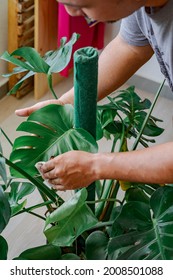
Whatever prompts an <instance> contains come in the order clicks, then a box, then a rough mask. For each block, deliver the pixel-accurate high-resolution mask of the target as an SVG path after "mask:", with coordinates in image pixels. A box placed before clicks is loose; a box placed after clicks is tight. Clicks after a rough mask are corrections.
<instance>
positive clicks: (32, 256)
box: [15, 244, 61, 260]
mask: <svg viewBox="0 0 173 280" xmlns="http://www.w3.org/2000/svg"><path fill="white" fill-rule="evenodd" d="M60 259H61V249H60V248H59V247H57V246H54V245H52V244H47V245H42V246H39V247H34V248H30V249H27V250H26V251H24V252H22V253H21V254H20V255H19V256H18V257H17V258H15V260H60Z"/></svg>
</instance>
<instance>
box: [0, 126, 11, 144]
mask: <svg viewBox="0 0 173 280" xmlns="http://www.w3.org/2000/svg"><path fill="white" fill-rule="evenodd" d="M0 130H1V131H2V134H3V135H4V137H5V138H6V139H7V141H8V142H9V144H10V145H11V146H13V143H12V142H11V140H10V139H9V138H8V136H7V134H6V133H5V131H4V130H3V129H2V127H1V128H0Z"/></svg>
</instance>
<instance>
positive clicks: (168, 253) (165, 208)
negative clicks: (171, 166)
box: [108, 186, 173, 260]
mask: <svg viewBox="0 0 173 280" xmlns="http://www.w3.org/2000/svg"><path fill="white" fill-rule="evenodd" d="M140 204H141V205H142V203H137V202H130V204H129V203H128V205H125V206H124V207H123V208H124V209H123V211H122V212H121V214H120V215H119V216H118V218H117V220H116V222H117V223H119V224H120V225H121V227H122V229H124V230H125V231H126V233H125V234H122V235H119V236H116V237H114V238H112V239H111V240H110V242H109V245H108V252H109V255H111V256H113V255H114V254H115V253H116V251H118V252H119V256H118V258H117V259H126V260H135V259H136V260H143V259H145V260H161V259H162V260H172V259H173V246H172V243H173V219H172V217H173V188H172V187H169V186H167V187H163V188H162V187H161V188H159V189H157V190H156V191H155V192H154V194H153V195H152V196H151V199H150V206H151V208H150V207H149V206H147V205H146V207H145V208H146V212H143V213H142V211H143V210H144V209H142V208H141V206H140ZM147 207H148V210H147ZM137 209H138V210H137ZM136 210H137V211H136ZM149 212H151V214H152V216H151V217H149ZM140 213H141V214H140ZM130 222H131V224H130ZM115 255H116V254H115Z"/></svg>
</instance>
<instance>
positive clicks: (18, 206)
mask: <svg viewBox="0 0 173 280" xmlns="http://www.w3.org/2000/svg"><path fill="white" fill-rule="evenodd" d="M10 187H11V191H10V192H9V193H8V201H9V203H10V207H11V216H13V215H15V214H16V213H18V212H19V211H21V210H22V209H23V208H24V206H25V205H26V202H27V200H26V199H25V200H24V201H22V202H21V199H23V198H24V197H25V196H27V195H29V194H31V193H32V192H33V191H34V190H35V186H34V185H33V184H31V183H29V182H12V183H11V184H10Z"/></svg>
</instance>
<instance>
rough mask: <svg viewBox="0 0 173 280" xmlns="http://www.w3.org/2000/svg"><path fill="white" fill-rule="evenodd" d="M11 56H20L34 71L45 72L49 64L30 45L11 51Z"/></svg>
mask: <svg viewBox="0 0 173 280" xmlns="http://www.w3.org/2000/svg"><path fill="white" fill-rule="evenodd" d="M11 56H20V57H22V58H24V59H25V60H26V61H27V62H28V63H27V64H29V65H31V67H32V69H33V71H34V72H37V73H45V74H46V73H47V72H48V70H49V65H48V64H47V63H46V62H45V61H44V60H43V58H42V57H41V56H40V54H39V53H38V52H37V51H36V50H35V49H34V48H32V47H22V48H19V49H17V50H15V51H14V52H12V53H11Z"/></svg>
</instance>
